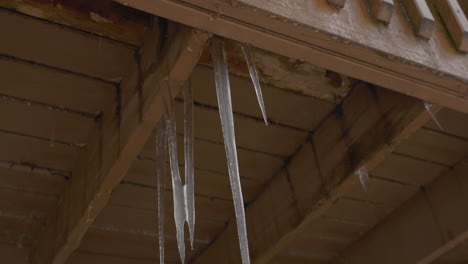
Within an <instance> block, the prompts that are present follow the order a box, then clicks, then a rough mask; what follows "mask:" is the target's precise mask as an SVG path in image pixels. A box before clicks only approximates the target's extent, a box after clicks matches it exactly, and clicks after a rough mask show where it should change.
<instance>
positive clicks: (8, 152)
mask: <svg viewBox="0 0 468 264" xmlns="http://www.w3.org/2000/svg"><path fill="white" fill-rule="evenodd" d="M0 145H1V146H2V149H1V150H0V160H3V161H10V162H15V163H26V164H29V165H33V166H39V167H45V168H50V169H57V170H64V171H71V170H72V169H73V167H74V165H75V162H76V159H77V157H78V153H79V152H80V151H81V149H80V148H77V147H72V146H70V145H65V144H62V143H58V142H53V141H50V140H42V139H37V138H32V137H29V136H23V135H17V134H12V133H7V132H3V131H2V132H0Z"/></svg>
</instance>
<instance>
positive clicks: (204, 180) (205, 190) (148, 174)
mask: <svg viewBox="0 0 468 264" xmlns="http://www.w3.org/2000/svg"><path fill="white" fill-rule="evenodd" d="M179 170H180V172H181V177H182V179H184V167H183V166H180V167H179ZM124 180H125V181H128V182H132V183H137V184H142V185H146V186H148V187H154V188H156V186H157V177H156V163H155V162H153V161H151V160H135V161H134V162H133V164H132V167H130V170H129V171H128V173H127V176H125V179H124ZM241 182H242V193H243V195H244V199H245V201H246V202H248V201H250V200H251V199H253V198H254V196H255V195H256V193H257V191H258V190H259V188H260V187H261V184H260V183H259V182H257V181H253V180H251V179H248V178H242V179H241ZM166 184H167V185H166V188H167V189H169V190H172V185H171V176H170V172H169V167H168V168H167V175H166ZM155 191H156V189H155ZM195 193H196V194H200V195H203V196H207V197H215V198H221V199H226V200H231V199H232V193H231V186H230V183H229V176H228V175H227V174H221V173H215V172H212V171H207V170H200V169H195Z"/></svg>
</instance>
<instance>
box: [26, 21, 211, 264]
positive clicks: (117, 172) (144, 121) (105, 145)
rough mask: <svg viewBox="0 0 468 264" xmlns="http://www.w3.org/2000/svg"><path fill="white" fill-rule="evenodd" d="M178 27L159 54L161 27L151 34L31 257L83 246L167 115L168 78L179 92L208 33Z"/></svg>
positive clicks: (41, 259) (57, 255)
mask: <svg viewBox="0 0 468 264" xmlns="http://www.w3.org/2000/svg"><path fill="white" fill-rule="evenodd" d="M171 25H172V24H171ZM174 28H175V33H174V34H173V35H172V36H171V37H170V39H169V41H168V43H165V46H164V47H166V48H165V49H164V50H163V54H162V55H161V56H158V54H157V53H156V52H155V51H156V50H157V46H156V45H157V43H158V39H157V37H158V34H157V32H158V31H157V29H154V30H153V31H152V33H153V35H152V36H151V35H150V36H149V38H148V39H147V42H146V43H148V45H144V46H143V48H142V53H143V54H142V58H141V62H140V65H138V66H136V65H134V67H133V70H132V71H131V72H130V74H129V76H128V77H127V78H126V79H124V81H123V82H122V85H123V86H130V88H129V87H123V90H128V91H133V92H132V93H129V94H126V95H122V96H123V97H124V98H122V100H123V101H124V102H126V104H125V105H124V107H123V109H122V110H121V111H122V112H121V114H120V115H118V114H116V115H111V116H104V120H103V122H102V127H101V128H100V127H97V128H96V131H95V133H93V135H92V136H91V139H90V141H89V144H88V147H87V150H86V151H85V152H84V153H83V155H82V156H81V157H80V160H79V161H78V163H77V164H76V169H75V170H74V171H73V173H72V178H71V180H70V182H69V184H68V188H66V190H65V191H64V193H63V195H62V197H61V200H60V206H59V208H58V210H57V212H56V214H55V215H54V217H52V218H51V219H50V220H49V223H48V226H47V227H46V229H45V230H44V233H43V234H42V235H41V237H40V241H39V243H38V245H37V247H36V248H35V249H34V250H33V252H32V261H33V263H38V264H46V263H47V264H50V263H54V264H58V263H64V262H65V261H66V260H67V258H68V257H69V256H70V255H71V254H72V253H73V251H74V250H75V249H76V248H77V247H78V246H79V244H80V241H81V239H82V237H83V235H84V234H85V233H86V231H87V229H88V228H89V226H90V225H91V224H92V222H93V220H94V219H95V218H96V216H97V215H98V214H99V212H100V211H101V210H102V209H103V207H104V206H105V205H106V203H107V201H108V199H109V196H110V194H111V192H112V190H113V189H114V188H115V187H116V186H117V185H118V184H119V183H120V181H121V180H122V179H123V177H124V176H125V174H126V172H127V170H128V169H129V167H130V165H131V163H132V162H133V161H134V160H135V157H136V156H137V155H138V153H139V152H140V151H141V149H142V148H143V146H144V144H145V143H146V141H147V140H148V138H149V136H150V135H151V133H152V131H153V129H154V127H155V126H156V123H157V121H158V120H159V119H160V118H161V117H162V116H163V114H164V103H163V102H164V100H172V98H171V99H169V90H168V89H167V85H166V83H169V86H170V89H171V90H172V95H173V96H175V95H176V94H177V92H178V91H179V89H180V88H181V87H182V86H183V85H184V83H185V81H186V80H187V78H188V77H189V75H190V73H191V72H192V70H193V68H194V67H195V65H196V64H197V62H198V60H199V57H200V55H201V53H202V51H203V47H204V45H205V43H206V41H207V40H208V38H209V34H207V33H205V32H202V31H199V30H196V29H192V28H189V27H186V26H182V25H176V26H174ZM138 76H140V78H138ZM139 79H140V81H139Z"/></svg>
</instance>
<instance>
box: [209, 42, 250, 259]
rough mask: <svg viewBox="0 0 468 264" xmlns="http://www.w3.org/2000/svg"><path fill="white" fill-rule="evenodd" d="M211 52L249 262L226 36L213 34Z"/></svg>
mask: <svg viewBox="0 0 468 264" xmlns="http://www.w3.org/2000/svg"><path fill="white" fill-rule="evenodd" d="M211 56H212V58H213V64H214V71H215V83H216V95H217V98H218V106H219V115H220V118H221V126H222V130H223V137H224V147H225V150H226V156H227V161H228V170H229V179H230V182H231V190H232V197H233V200H234V209H235V213H236V220H237V231H238V235H239V243H240V250H241V257H242V263H243V264H249V263H250V257H249V246H248V240H247V227H246V223H245V211H244V199H243V197H242V188H241V182H240V176H239V165H238V160H237V149H236V138H235V133H234V117H233V113H232V102H231V88H230V84H229V73H228V67H227V63H226V52H225V50H224V40H223V39H222V38H220V37H214V38H213V40H212V43H211Z"/></svg>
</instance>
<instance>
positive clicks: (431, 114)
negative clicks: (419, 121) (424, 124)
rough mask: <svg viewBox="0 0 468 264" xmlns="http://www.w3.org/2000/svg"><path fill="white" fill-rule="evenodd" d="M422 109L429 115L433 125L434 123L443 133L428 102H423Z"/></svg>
mask: <svg viewBox="0 0 468 264" xmlns="http://www.w3.org/2000/svg"><path fill="white" fill-rule="evenodd" d="M424 107H425V108H426V111H427V112H428V113H429V115H430V116H431V118H432V121H434V123H436V125H437V126H438V127H439V129H440V130H442V131H444V128H443V127H442V125H441V124H440V123H439V121H438V120H437V117H436V116H435V115H434V113H433V112H432V109H431V108H432V104H431V103H430V102H427V101H425V102H424Z"/></svg>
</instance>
